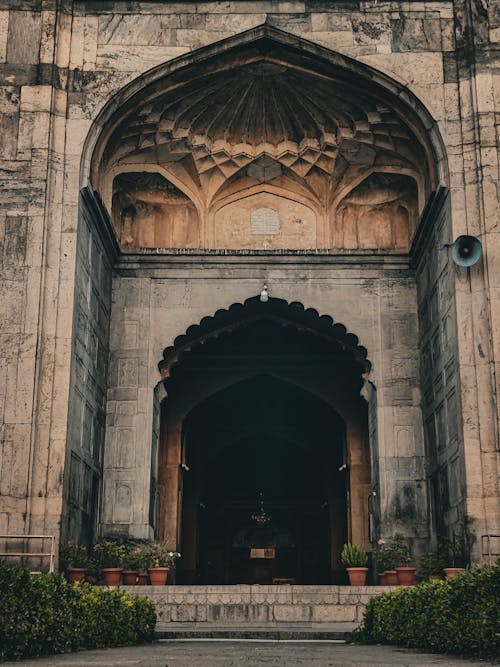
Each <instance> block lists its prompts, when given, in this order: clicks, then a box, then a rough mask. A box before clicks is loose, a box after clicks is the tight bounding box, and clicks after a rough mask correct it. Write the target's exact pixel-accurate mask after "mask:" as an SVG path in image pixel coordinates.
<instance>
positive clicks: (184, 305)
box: [104, 256, 428, 545]
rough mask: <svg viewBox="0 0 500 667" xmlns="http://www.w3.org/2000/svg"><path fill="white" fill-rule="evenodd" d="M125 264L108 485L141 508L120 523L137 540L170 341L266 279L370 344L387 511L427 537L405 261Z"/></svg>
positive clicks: (390, 518)
mask: <svg viewBox="0 0 500 667" xmlns="http://www.w3.org/2000/svg"><path fill="white" fill-rule="evenodd" d="M377 264H378V265H377ZM119 266H120V273H121V274H122V275H121V277H117V278H116V279H115V281H114V286H113V313H112V324H111V351H110V366H111V368H110V376H109V386H110V389H109V394H108V397H109V402H108V415H109V417H108V418H109V422H108V424H109V425H108V434H109V439H108V441H107V444H106V457H107V460H108V461H109V464H108V467H107V468H106V472H105V475H106V476H107V479H108V480H109V484H110V485H120V484H122V483H123V482H122V481H121V480H126V482H127V486H128V488H129V489H130V496H129V498H130V499H131V502H130V503H127V504H126V508H125V510H120V511H127V512H133V513H134V514H133V515H130V516H133V518H132V520H131V519H130V518H129V515H128V514H127V517H126V520H124V521H120V522H118V523H119V524H120V525H119V526H118V525H116V529H117V530H121V531H122V532H128V531H130V534H132V535H135V536H137V537H139V536H141V534H142V533H137V532H136V531H137V524H141V525H146V524H147V518H148V512H149V506H148V505H147V502H148V501H149V498H148V496H147V493H146V491H145V487H144V485H145V484H147V476H148V474H149V466H150V461H151V459H150V452H151V434H152V426H151V423H152V413H151V410H152V406H153V390H152V388H153V387H154V386H155V383H156V382H157V381H158V369H157V365H158V363H159V361H160V360H161V359H162V353H163V350H164V349H165V348H166V347H169V346H170V345H172V344H173V343H174V340H175V338H176V337H177V336H179V335H181V334H183V333H184V332H185V331H186V329H187V328H188V327H189V326H191V325H193V324H197V323H198V322H199V321H200V320H201V319H202V318H203V317H206V316H211V315H213V314H214V313H215V312H216V311H217V310H219V309H220V308H228V307H229V306H230V305H231V304H232V303H243V302H244V301H245V299H247V298H249V297H251V296H255V295H257V294H258V293H260V290H261V289H262V285H263V283H264V282H266V283H267V285H268V287H269V292H270V294H271V296H275V297H277V298H282V299H286V300H287V301H289V302H293V301H300V302H301V303H302V304H304V306H305V307H306V308H307V307H312V308H315V309H316V310H317V311H318V312H319V313H320V314H321V315H323V314H326V315H330V316H331V317H332V318H333V319H334V321H335V322H341V323H342V324H343V325H344V326H346V327H347V329H348V331H349V332H351V333H353V334H355V335H357V336H358V337H359V339H360V344H361V345H363V346H364V347H366V349H367V350H368V356H369V358H370V360H371V361H372V363H373V373H372V379H373V382H374V383H375V384H376V386H377V415H378V419H377V421H378V424H379V429H380V432H381V433H383V434H384V435H383V438H381V442H380V444H379V452H378V460H377V464H378V467H379V470H380V487H379V488H380V493H381V498H382V502H383V507H382V514H383V517H384V520H385V522H386V526H387V530H388V531H395V530H400V531H402V532H404V533H406V534H408V535H411V536H412V537H416V538H418V539H417V543H418V544H420V545H423V543H424V542H425V540H426V539H427V514H428V507H427V500H426V494H427V490H426V484H425V458H424V444H423V432H422V426H421V416H420V392H419V380H418V370H417V359H418V351H417V339H416V338H415V336H414V331H415V330H416V329H417V327H418V324H417V314H416V310H417V309H416V288H415V283H414V278H413V275H412V272H411V271H410V270H409V268H408V265H407V264H406V262H405V260H403V259H400V260H399V261H398V260H396V259H393V260H392V262H391V261H390V260H389V259H386V260H382V261H380V263H377V262H373V261H371V260H369V259H368V258H367V259H366V260H365V262H364V263H362V262H360V261H359V260H358V259H355V258H352V259H350V260H345V261H343V262H342V261H341V260H339V259H336V258H335V257H331V258H329V259H327V258H325V257H321V258H319V257H318V258H317V259H316V261H315V262H314V263H310V260H308V259H307V258H306V257H305V258H304V259H303V260H302V261H300V260H299V259H295V260H293V259H292V258H279V257H276V258H274V261H273V265H272V266H270V265H269V264H267V263H265V264H264V266H262V265H261V263H260V262H259V263H256V262H255V261H252V258H251V257H241V256H240V257H239V261H238V263H237V264H236V263H235V262H234V261H232V260H231V259H228V260H226V261H224V258H223V257H217V256H215V257H212V258H209V257H204V258H202V257H198V258H196V259H195V258H193V260H192V262H190V263H189V265H188V264H187V263H186V261H185V260H183V259H177V258H176V257H166V256H164V257H159V258H157V257H154V256H152V257H150V258H149V261H148V260H146V258H145V257H144V258H143V259H142V261H140V262H139V261H137V259H136V258H134V259H132V258H130V259H127V258H125V257H124V258H123V260H122V262H121V264H120V265H119ZM228 267H230V268H231V272H230V275H228ZM354 304H355V305H354ZM381 323H383V324H381ZM112 369H115V370H112ZM139 401H142V403H139ZM141 405H142V406H143V407H142V408H141V407H140V406H141ZM122 429H123V430H122ZM124 432H125V433H126V435H127V437H126V438H125V437H124V435H123V433H124ZM116 433H119V434H120V437H117V436H116V435H115V434H116ZM115 488H116V486H115ZM108 493H109V492H108ZM115 493H116V491H115ZM117 502H118V501H117V499H116V497H114V496H113V495H112V493H110V494H109V495H105V498H104V513H105V514H104V516H105V517H106V518H105V523H106V524H108V527H111V524H112V523H113V522H112V516H113V511H114V510H113V508H114V507H116V506H117ZM139 517H140V519H139ZM115 521H116V518H115Z"/></svg>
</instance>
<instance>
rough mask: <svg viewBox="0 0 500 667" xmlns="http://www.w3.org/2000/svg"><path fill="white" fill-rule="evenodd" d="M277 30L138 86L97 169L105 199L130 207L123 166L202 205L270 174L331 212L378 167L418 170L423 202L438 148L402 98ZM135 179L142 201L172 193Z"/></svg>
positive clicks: (254, 185)
mask: <svg viewBox="0 0 500 667" xmlns="http://www.w3.org/2000/svg"><path fill="white" fill-rule="evenodd" d="M263 30H264V32H265V33H267V32H269V30H268V29H267V28H265V27H264V28H263ZM271 32H272V31H271ZM278 37H279V36H278ZM278 37H276V38H275V36H274V35H272V37H270V36H269V35H267V34H266V35H265V37H262V38H260V40H257V41H256V42H255V43H254V44H252V45H251V46H249V45H248V44H247V45H246V46H244V47H242V48H241V50H240V51H238V49H235V50H234V52H228V53H224V54H222V55H221V56H220V57H217V56H216V57H212V58H211V59H209V60H208V61H207V62H206V63H203V62H202V61H200V62H198V63H196V64H193V65H191V66H190V65H188V66H186V67H185V69H184V70H182V69H181V70H180V71H179V72H178V73H175V72H174V75H173V77H172V76H166V77H165V79H164V81H163V82H162V80H161V79H160V80H157V81H156V82H155V83H154V86H150V87H149V89H148V88H147V87H146V88H145V90H144V94H142V95H136V97H135V99H134V104H131V103H129V104H128V106H126V107H125V108H124V109H123V111H122V115H121V117H120V116H119V115H118V114H117V116H116V117H115V119H114V124H113V130H112V131H111V132H108V133H107V135H104V134H103V137H104V138H102V139H101V146H100V148H99V150H98V151H96V154H97V155H98V156H99V158H98V160H99V162H98V165H97V169H96V163H95V162H94V181H96V180H97V181H98V182H97V183H95V184H96V185H97V187H98V189H100V190H101V192H102V193H103V194H104V198H105V200H106V202H107V203H108V205H110V204H111V199H112V195H113V193H116V194H117V196H119V198H120V200H119V201H120V202H121V204H120V205H122V210H125V208H124V206H125V204H127V202H128V200H129V199H130V196H128V195H126V193H125V195H124V194H123V184H122V183H121V181H119V180H117V179H116V177H117V176H118V175H119V174H120V173H125V172H134V173H135V174H140V173H141V172H143V173H144V172H150V173H151V172H154V171H155V170H157V172H158V173H161V174H162V176H163V177H164V178H167V179H168V180H170V181H171V183H172V184H174V185H175V188H179V189H180V190H181V191H182V192H184V193H185V194H186V195H188V197H189V198H190V199H191V200H192V201H193V202H194V203H195V205H196V207H197V210H198V212H199V213H200V215H204V213H203V211H210V210H211V208H213V210H217V207H218V206H220V205H222V204H218V203H217V202H222V203H223V202H225V201H234V198H235V197H237V196H240V195H239V194H238V193H244V194H245V196H247V195H249V194H251V193H252V192H256V191H258V189H259V187H260V186H262V184H266V185H270V186H273V187H274V188H275V190H274V191H275V192H278V193H279V194H280V195H281V196H287V193H289V194H290V197H291V198H292V199H294V198H295V199H296V200H297V201H302V202H303V203H304V204H306V205H308V206H311V208H312V209H313V210H315V211H316V213H317V214H319V215H326V216H328V214H327V213H326V212H327V211H328V210H329V209H330V208H336V207H338V206H339V204H340V202H341V201H342V200H343V199H344V198H345V197H346V196H347V195H348V194H349V193H350V192H351V191H353V190H354V189H355V188H357V187H358V186H359V184H360V183H362V182H363V181H364V180H365V179H366V178H369V177H370V175H372V174H377V173H379V174H383V173H387V174H393V175H397V174H401V175H405V177H406V178H408V177H411V178H412V179H414V182H415V184H416V185H418V189H419V193H420V197H419V198H420V206H421V205H422V203H423V198H422V194H424V193H425V192H426V191H427V192H428V191H429V190H430V189H431V188H432V184H431V183H430V180H431V177H430V175H429V174H430V172H429V169H432V165H431V166H429V165H430V162H429V153H430V149H429V145H425V142H423V141H422V136H423V134H422V133H420V134H419V135H418V132H417V133H416V132H415V126H416V125H415V118H414V117H413V118H411V120H409V118H408V119H407V118H405V116H404V113H402V106H404V105H402V103H401V99H398V98H397V96H395V95H394V94H393V93H390V94H388V92H387V91H383V90H382V89H381V88H380V86H378V85H376V84H375V83H374V82H372V81H370V78H369V76H367V77H366V78H365V79H363V77H360V75H359V73H356V74H352V75H351V73H350V72H349V71H348V70H346V69H345V68H344V69H343V68H342V67H340V66H339V65H338V64H333V65H328V66H327V65H326V64H325V63H324V62H319V61H316V58H315V57H312V56H311V54H308V55H307V54H305V53H300V52H298V51H297V49H295V50H291V49H288V48H287V47H286V46H284V45H283V44H280V43H278V42H279V39H281V37H279V39H278ZM275 39H277V40H278V41H277V42H275V41H274V40H275ZM334 55H335V54H334ZM306 56H307V57H306ZM214 63H215V64H214ZM391 96H392V97H394V100H392V99H391ZM392 102H394V103H392ZM410 115H411V114H410ZM417 135H418V136H417ZM96 174H97V179H96V178H95V175H96ZM114 181H115V186H114V187H113V182H114ZM117 184H118V185H117ZM117 188H118V189H117ZM132 189H133V190H134V192H133V199H134V200H137V201H139V202H142V203H143V205H148V206H151V205H152V204H153V205H154V206H157V205H158V204H157V203H153V199H155V197H156V198H157V197H158V196H159V195H160V194H161V197H162V198H164V197H165V193H163V192H162V193H158V195H155V194H154V192H153V190H154V188H153V190H152V189H151V187H149V189H148V188H147V189H146V190H145V191H144V192H142V189H143V188H142V185H140V184H139V183H138V185H137V187H135V189H134V188H132ZM160 190H161V188H160ZM144 193H145V194H144ZM136 203H137V202H136ZM353 205H354V203H352V204H351V209H352V208H353ZM411 206H413V204H412V205H411ZM411 206H410V208H411ZM136 208H137V207H136ZM127 210H128V209H127ZM151 215H152V213H151ZM155 224H157V225H158V224H160V223H159V222H158V223H155ZM193 242H195V241H193ZM196 242H197V241H196ZM325 242H327V241H325Z"/></svg>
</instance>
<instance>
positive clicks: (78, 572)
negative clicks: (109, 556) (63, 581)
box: [66, 567, 87, 584]
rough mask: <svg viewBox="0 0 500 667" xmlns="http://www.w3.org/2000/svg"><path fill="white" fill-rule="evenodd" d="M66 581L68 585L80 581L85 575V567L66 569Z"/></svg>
mask: <svg viewBox="0 0 500 667" xmlns="http://www.w3.org/2000/svg"><path fill="white" fill-rule="evenodd" d="M66 574H67V577H68V581H69V583H70V584H76V582H77V581H82V580H83V579H84V577H85V575H86V574H87V568H86V567H68V569H67V570H66Z"/></svg>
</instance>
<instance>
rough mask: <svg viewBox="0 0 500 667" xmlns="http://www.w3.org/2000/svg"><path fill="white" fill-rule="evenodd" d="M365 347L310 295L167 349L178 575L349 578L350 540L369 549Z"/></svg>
mask: <svg viewBox="0 0 500 667" xmlns="http://www.w3.org/2000/svg"><path fill="white" fill-rule="evenodd" d="M356 345H357V338H356V337H355V336H352V335H351V334H347V333H346V331H345V328H344V327H343V326H342V325H333V322H332V320H331V318H320V317H319V316H318V314H317V312H316V311H312V310H309V311H304V309H303V307H302V306H300V304H296V305H293V306H290V305H289V304H287V303H286V302H283V301H281V300H278V299H270V301H269V302H268V303H261V302H260V301H259V300H258V299H250V300H248V301H247V302H246V303H245V304H244V305H239V306H238V307H237V308H233V307H231V308H230V309H229V310H228V311H219V313H217V314H216V316H215V317H214V318H206V319H205V320H204V321H202V323H201V325H200V326H199V327H191V328H190V329H189V330H188V333H187V334H186V336H183V337H180V338H179V339H178V340H177V341H176V346H174V347H173V348H170V350H167V351H166V355H165V356H166V363H168V362H169V360H170V359H172V358H174V359H175V361H174V363H171V362H170V364H169V366H168V370H169V375H168V377H167V378H166V379H165V387H166V389H167V394H168V396H167V398H166V399H165V400H164V402H163V404H162V433H161V442H162V448H161V451H160V462H159V479H158V492H159V497H158V501H159V502H158V509H159V523H160V526H161V527H162V528H163V532H162V534H161V537H162V538H163V539H165V541H166V542H167V543H168V544H170V545H171V547H172V548H174V547H175V548H176V549H178V550H179V551H181V553H182V554H183V557H182V562H181V564H180V567H179V569H178V579H179V582H182V583H226V584H227V583H272V582H273V580H276V579H290V580H294V581H295V582H296V583H308V584H326V583H330V582H337V581H339V580H341V579H342V576H343V575H342V568H341V566H340V550H341V548H342V545H343V543H344V542H345V541H347V540H355V541H356V542H358V543H359V542H360V543H363V544H365V546H368V543H369V540H368V509H367V508H368V496H369V494H370V490H371V489H370V462H369V454H368V436H367V405H366V402H365V401H364V400H363V399H362V398H361V396H360V389H361V387H362V384H363V377H362V374H363V372H364V371H365V370H366V368H367V365H368V363H369V362H367V361H366V351H364V350H363V348H359V347H357V346H356ZM260 494H262V496H261V495H260ZM261 500H262V503H263V509H264V513H265V514H266V515H269V519H270V520H268V521H266V522H264V525H259V522H258V521H257V520H256V518H255V515H256V514H258V513H259V508H260V502H261ZM263 549H264V550H266V551H262V550H263ZM257 550H260V551H257ZM263 556H266V557H263Z"/></svg>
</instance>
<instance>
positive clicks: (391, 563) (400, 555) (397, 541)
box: [375, 533, 411, 572]
mask: <svg viewBox="0 0 500 667" xmlns="http://www.w3.org/2000/svg"><path fill="white" fill-rule="evenodd" d="M375 557H376V562H377V569H378V571H379V572H384V571H385V570H393V569H394V568H395V567H404V566H405V565H409V564H410V563H411V555H410V550H409V549H408V544H407V541H406V539H405V538H404V537H403V535H400V534H399V533H396V535H394V537H393V538H392V539H391V540H389V541H387V542H386V541H385V540H379V541H378V543H377V549H376V551H375Z"/></svg>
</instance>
